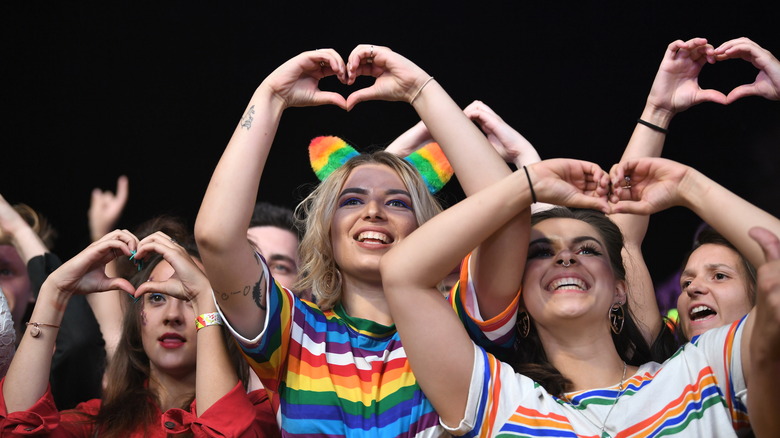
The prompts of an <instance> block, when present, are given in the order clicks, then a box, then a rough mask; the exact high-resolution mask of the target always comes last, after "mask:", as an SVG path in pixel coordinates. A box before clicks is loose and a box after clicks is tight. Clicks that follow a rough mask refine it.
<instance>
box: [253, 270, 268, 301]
mask: <svg viewBox="0 0 780 438" xmlns="http://www.w3.org/2000/svg"><path fill="white" fill-rule="evenodd" d="M264 279H265V272H261V273H260V279H259V280H257V283H255V286H254V287H253V288H252V297H253V298H254V299H255V304H257V307H259V308H260V309H261V310H266V307H265V306H264V305H263V283H265V282H264V281H263V280H264Z"/></svg>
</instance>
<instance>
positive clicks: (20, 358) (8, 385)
mask: <svg viewBox="0 0 780 438" xmlns="http://www.w3.org/2000/svg"><path fill="white" fill-rule="evenodd" d="M68 299H69V297H68V296H67V295H66V294H62V293H60V292H59V291H56V290H53V288H52V286H50V285H48V284H46V283H44V286H43V287H42V289H41V293H40V295H39V296H38V301H37V302H36V304H35V309H33V313H32V316H31V317H30V322H37V323H45V324H50V325H54V326H59V325H60V324H61V322H62V317H63V314H64V312H65V307H66V306H67V303H68ZM34 332H38V336H33V333H34ZM57 332H58V329H57V328H56V327H50V326H48V325H46V326H43V325H41V326H39V327H34V326H28V327H27V330H25V332H24V335H23V337H22V341H21V344H19V348H18V350H17V351H16V355H15V356H14V359H13V361H11V366H10V368H9V369H8V374H6V380H5V384H4V386H3V397H4V399H5V404H6V407H7V409H8V412H9V413H10V412H17V411H24V410H27V409H29V408H30V406H32V405H33V404H34V403H35V402H36V401H37V400H38V399H39V398H41V396H42V395H43V394H44V393H45V392H46V388H47V387H48V385H49V373H50V371H51V359H52V353H53V352H54V346H55V341H56V339H57Z"/></svg>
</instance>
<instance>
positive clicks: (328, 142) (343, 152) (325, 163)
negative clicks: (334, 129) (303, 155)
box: [309, 136, 360, 181]
mask: <svg viewBox="0 0 780 438" xmlns="http://www.w3.org/2000/svg"><path fill="white" fill-rule="evenodd" d="M356 155H360V153H359V152H358V151H356V150H355V148H354V147H352V146H351V145H349V144H348V143H347V142H346V141H344V140H342V139H341V138H339V137H335V136H320V137H317V138H314V139H312V141H311V142H310V143H309V162H310V163H311V168H312V169H313V170H314V173H315V174H316V175H317V178H318V179H319V180H320V181H324V180H325V178H327V177H328V175H330V174H331V173H333V171H334V170H336V169H338V168H339V167H341V166H342V165H343V164H344V163H346V162H347V161H349V159H350V158H352V157H354V156H356Z"/></svg>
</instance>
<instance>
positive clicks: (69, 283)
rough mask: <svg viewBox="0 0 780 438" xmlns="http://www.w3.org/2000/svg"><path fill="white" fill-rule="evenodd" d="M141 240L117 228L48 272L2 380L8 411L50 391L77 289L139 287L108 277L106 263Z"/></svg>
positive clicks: (129, 290) (22, 407)
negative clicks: (56, 356)
mask: <svg viewBox="0 0 780 438" xmlns="http://www.w3.org/2000/svg"><path fill="white" fill-rule="evenodd" d="M137 243H138V241H137V239H136V238H135V236H133V235H132V234H130V233H129V232H127V231H114V232H112V233H109V234H107V235H106V236H104V237H103V238H102V239H100V240H99V241H97V242H95V243H93V244H92V245H90V246H88V247H87V248H86V249H85V250H84V251H82V252H81V253H79V254H78V255H76V256H75V257H73V258H72V259H71V260H69V261H68V262H67V263H65V264H63V265H62V266H61V267H60V268H59V269H57V270H56V271H54V272H52V273H51V275H49V278H48V279H46V281H45V282H44V283H43V286H42V287H41V292H40V294H39V295H38V300H37V301H36V304H35V308H34V309H33V312H32V315H31V316H30V323H29V324H28V326H27V330H26V331H25V333H24V336H23V337H22V341H21V344H19V349H18V350H17V352H16V355H15V356H14V359H13V361H12V362H11V367H10V368H9V369H8V374H7V375H6V380H5V383H4V385H3V397H4V399H5V405H6V408H7V411H8V412H9V413H11V412H16V411H24V410H27V409H29V408H30V407H31V406H32V405H33V404H34V403H35V402H36V401H38V399H39V398H41V396H43V395H44V393H45V392H46V388H47V386H48V384H49V371H50V369H51V359H52V351H53V350H54V343H55V339H56V337H57V331H58V328H59V326H60V323H61V321H62V316H63V314H64V313H65V307H66V306H67V303H68V300H69V299H70V297H71V296H72V295H74V294H89V293H94V292H104V291H109V290H116V289H120V290H123V291H125V292H127V293H133V292H134V288H133V287H132V285H130V283H129V282H128V281H127V280H125V279H123V278H109V277H107V276H106V274H105V265H106V263H108V261H109V260H113V259H114V258H115V257H116V256H117V255H118V254H124V255H125V256H129V255H130V253H131V251H132V250H134V249H135V248H136V246H137ZM36 324H37V325H36Z"/></svg>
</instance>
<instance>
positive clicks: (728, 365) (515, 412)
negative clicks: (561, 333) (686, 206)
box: [449, 318, 750, 437]
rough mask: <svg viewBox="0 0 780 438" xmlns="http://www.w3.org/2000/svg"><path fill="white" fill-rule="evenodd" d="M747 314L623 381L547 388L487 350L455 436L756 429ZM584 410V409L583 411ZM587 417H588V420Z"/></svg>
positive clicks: (726, 433)
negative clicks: (558, 393)
mask: <svg viewBox="0 0 780 438" xmlns="http://www.w3.org/2000/svg"><path fill="white" fill-rule="evenodd" d="M744 321H745V318H742V319H741V320H739V321H736V322H734V323H733V324H731V325H729V326H724V327H721V328H718V329H713V330H710V331H708V332H706V333H704V334H702V335H701V336H699V337H697V338H694V340H693V341H692V342H691V343H689V344H686V345H685V346H684V347H682V348H681V349H680V350H679V351H677V353H675V355H674V356H672V357H671V358H669V360H667V361H666V362H664V363H663V364H658V363H655V362H651V363H647V364H644V365H642V366H641V367H640V368H639V370H638V371H637V373H636V374H634V375H633V376H631V377H630V378H628V379H627V381H626V384H625V390H624V392H623V394H622V395H621V396H620V397H619V399H618V397H617V395H618V389H619V388H618V386H617V385H616V386H614V387H610V388H599V389H591V390H587V391H579V392H573V393H569V394H566V396H567V399H568V400H570V401H567V400H563V399H560V398H558V397H554V396H552V395H550V394H549V393H547V391H545V390H544V388H542V387H541V386H540V385H539V384H537V383H536V382H534V381H532V380H531V379H529V378H527V377H525V376H523V375H520V374H517V373H515V371H514V370H513V369H512V367H511V366H509V365H508V364H506V363H503V362H500V361H498V360H497V359H496V358H495V357H494V356H492V355H491V354H489V353H486V352H485V351H484V350H483V349H482V348H480V347H475V360H474V371H473V374H472V378H471V390H470V393H469V399H468V404H467V408H466V414H465V418H464V419H463V420H462V421H461V423H460V425H458V426H457V427H456V428H453V429H449V430H450V431H451V432H452V433H453V434H456V435H465V436H469V437H540V436H544V437H599V436H600V434H601V424H602V422H603V421H604V418H605V417H607V414H608V412H609V410H610V408H612V405H613V404H615V400H616V399H618V401H617V404H616V405H615V406H614V409H613V411H612V413H611V415H609V420H608V421H607V424H606V428H605V436H607V435H608V436H610V437H656V436H670V435H671V436H680V437H734V436H740V435H741V434H743V433H746V432H749V430H750V425H749V421H748V417H747V407H746V406H747V388H746V386H745V380H744V378H743V374H742V363H741V357H740V340H741V337H742V329H743V327H744V324H743V323H744ZM578 411H579V412H578ZM586 417H587V418H586Z"/></svg>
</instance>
